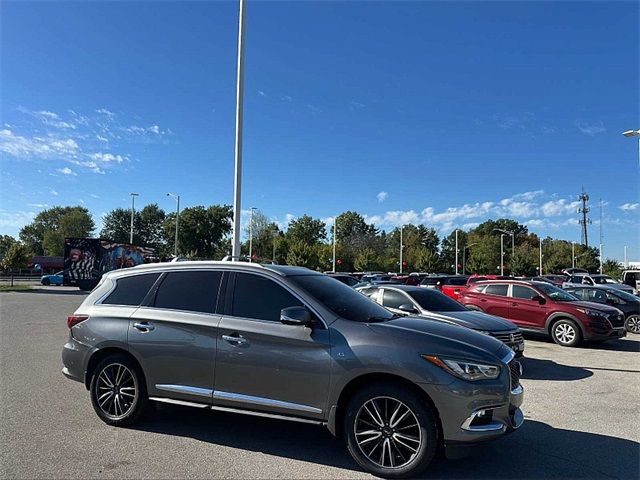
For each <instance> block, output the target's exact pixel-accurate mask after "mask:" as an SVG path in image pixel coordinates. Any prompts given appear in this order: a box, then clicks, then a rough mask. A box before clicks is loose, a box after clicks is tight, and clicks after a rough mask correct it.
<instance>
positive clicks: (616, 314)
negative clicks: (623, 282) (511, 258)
mask: <svg viewBox="0 0 640 480" xmlns="http://www.w3.org/2000/svg"><path fill="white" fill-rule="evenodd" d="M460 302H461V303H462V304H464V305H466V306H467V307H469V308H474V309H476V310H480V311H483V312H486V313H490V314H492V315H498V316H499V317H504V318H508V319H509V320H511V321H512V322H513V323H515V324H516V325H518V326H519V327H520V328H521V329H522V330H524V331H532V332H539V333H545V334H549V335H551V338H553V340H554V341H555V342H556V343H557V344H559V345H563V346H566V347H575V346H577V345H578V344H580V342H581V341H582V340H596V341H604V340H609V339H611V338H620V337H624V336H625V335H626V331H625V328H624V314H623V313H622V312H621V311H620V310H618V309H617V308H614V307H611V306H609V305H602V304H599V303H594V302H584V301H580V300H578V298H577V297H576V296H575V295H573V294H571V293H567V292H565V291H564V290H562V289H561V288H558V287H556V286H554V285H551V284H550V283H546V282H526V281H516V280H496V281H491V282H481V283H477V284H476V285H474V286H473V287H470V288H468V289H467V290H466V292H465V293H464V294H463V295H462V297H460Z"/></svg>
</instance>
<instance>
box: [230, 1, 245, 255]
mask: <svg viewBox="0 0 640 480" xmlns="http://www.w3.org/2000/svg"><path fill="white" fill-rule="evenodd" d="M243 52H244V0H240V14H239V16H238V63H237V65H238V67H237V68H238V72H237V73H238V76H237V79H236V143H235V171H234V177H233V241H232V242H231V260H238V259H240V215H241V214H242V211H241V196H242V195H241V194H242V108H243V104H242V99H243V95H244V55H243Z"/></svg>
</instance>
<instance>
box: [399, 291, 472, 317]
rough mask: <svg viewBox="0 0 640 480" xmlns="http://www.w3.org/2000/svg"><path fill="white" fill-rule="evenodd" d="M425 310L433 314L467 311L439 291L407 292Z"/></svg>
mask: <svg viewBox="0 0 640 480" xmlns="http://www.w3.org/2000/svg"><path fill="white" fill-rule="evenodd" d="M407 293H408V294H409V296H410V297H411V298H413V299H414V300H415V301H416V302H418V304H419V305H420V306H421V307H422V308H424V309H425V310H429V311H431V312H464V311H466V310H467V309H466V308H465V307H464V306H462V305H461V304H459V303H458V302H456V301H455V300H453V299H451V298H449V297H447V296H446V295H445V294H443V293H440V292H439V291H437V290H431V289H427V288H422V289H420V290H415V291H410V292H407Z"/></svg>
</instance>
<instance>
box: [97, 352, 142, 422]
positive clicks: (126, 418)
mask: <svg viewBox="0 0 640 480" xmlns="http://www.w3.org/2000/svg"><path fill="white" fill-rule="evenodd" d="M119 376H120V377H119ZM109 385H111V386H109ZM132 388H133V390H132ZM89 392H90V395H91V405H92V406H93V409H94V410H95V412H96V414H97V415H98V417H100V419H101V420H102V421H103V422H105V423H106V424H108V425H111V426H114V427H127V426H129V425H132V424H133V423H135V422H136V421H137V420H139V419H140V417H141V416H142V415H143V414H144V412H145V411H146V410H147V406H148V404H149V399H148V397H147V387H146V384H145V379H144V375H143V374H142V371H141V369H140V367H139V366H138V364H137V363H136V362H135V361H133V360H132V359H131V358H130V357H128V356H126V355H123V354H116V355H111V356H109V357H107V358H105V359H104V360H102V361H101V362H100V363H99V364H98V365H97V366H96V368H95V369H94V371H93V376H92V377H91V385H90V387H89ZM131 392H133V394H132V393H131ZM109 393H111V395H109ZM118 407H119V408H118Z"/></svg>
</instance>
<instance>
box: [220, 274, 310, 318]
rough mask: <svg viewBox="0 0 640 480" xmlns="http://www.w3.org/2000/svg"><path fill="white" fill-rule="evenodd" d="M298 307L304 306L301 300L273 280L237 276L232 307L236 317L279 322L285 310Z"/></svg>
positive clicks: (246, 275) (244, 275)
mask: <svg viewBox="0 0 640 480" xmlns="http://www.w3.org/2000/svg"><path fill="white" fill-rule="evenodd" d="M297 306H303V305H302V303H301V302H300V300H298V299H297V298H296V297H294V296H293V295H292V294H291V293H289V292H288V291H287V290H286V289H285V288H284V287H281V286H280V285H278V284H277V283H275V282H274V281H273V280H269V279H268V278H265V277H261V276H259V275H251V274H248V273H238V274H236V283H235V288H234V289H233V306H232V315H233V316H234V317H243V318H255V319H258V320H271V321H274V322H279V321H280V311H281V310H282V309H283V308H287V307H297Z"/></svg>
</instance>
